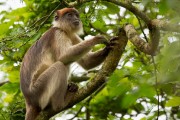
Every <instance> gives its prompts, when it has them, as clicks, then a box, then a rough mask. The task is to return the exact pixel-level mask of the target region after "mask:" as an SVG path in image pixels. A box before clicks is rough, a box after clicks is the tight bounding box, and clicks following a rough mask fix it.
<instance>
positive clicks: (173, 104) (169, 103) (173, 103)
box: [166, 96, 180, 107]
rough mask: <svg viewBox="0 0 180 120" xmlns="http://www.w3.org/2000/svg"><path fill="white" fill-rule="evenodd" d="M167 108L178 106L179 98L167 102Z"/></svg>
mask: <svg viewBox="0 0 180 120" xmlns="http://www.w3.org/2000/svg"><path fill="white" fill-rule="evenodd" d="M166 106H167V107H175V106H180V97H177V96H175V97H173V98H171V99H170V100H168V101H167V103H166Z"/></svg>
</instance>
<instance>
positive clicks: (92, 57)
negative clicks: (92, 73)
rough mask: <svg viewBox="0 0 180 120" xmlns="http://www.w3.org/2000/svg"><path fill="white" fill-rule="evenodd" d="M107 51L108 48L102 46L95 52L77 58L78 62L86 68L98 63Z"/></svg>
mask: <svg viewBox="0 0 180 120" xmlns="http://www.w3.org/2000/svg"><path fill="white" fill-rule="evenodd" d="M108 53H109V49H108V48H104V49H102V50H99V51H97V52H89V53H88V54H87V55H86V56H84V57H83V58H81V59H80V60H78V61H77V62H78V64H80V65H81V66H82V67H83V68H84V69H86V70H88V69H91V68H94V67H96V66H98V65H100V64H101V63H102V62H103V61H104V59H105V58H106V56H107V55H108Z"/></svg>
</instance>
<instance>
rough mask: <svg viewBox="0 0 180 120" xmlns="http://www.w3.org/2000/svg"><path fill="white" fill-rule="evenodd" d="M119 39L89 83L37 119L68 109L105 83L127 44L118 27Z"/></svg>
mask: <svg viewBox="0 0 180 120" xmlns="http://www.w3.org/2000/svg"><path fill="white" fill-rule="evenodd" d="M118 36H119V40H118V43H117V45H116V46H114V48H113V49H112V51H110V53H109V55H108V56H107V58H106V60H105V61H104V64H103V66H102V69H101V70H100V71H99V72H98V73H97V74H96V76H95V77H94V79H92V80H91V81H89V83H88V84H87V85H86V86H84V87H82V88H80V89H79V90H78V92H76V93H75V94H71V95H73V98H72V99H71V100H70V101H68V103H67V105H66V106H65V107H64V108H63V109H60V110H59V111H56V112H55V111H52V110H46V111H43V112H42V113H41V115H40V116H39V117H38V120H42V119H43V120H48V119H49V118H50V117H52V116H53V115H55V114H57V113H59V112H61V111H63V110H65V109H68V108H70V107H72V106H73V105H75V104H77V103H79V102H80V101H82V100H84V99H85V98H86V97H88V96H89V95H91V94H92V93H93V92H95V91H96V90H97V89H98V88H99V87H101V85H103V83H105V81H106V78H107V77H108V76H110V75H111V74H112V73H113V71H114V70H115V69H116V67H117V65H118V63H119V60H120V58H121V55H122V53H123V52H124V48H125V46H126V44H127V37H126V35H125V32H124V30H123V29H120V32H119V34H118Z"/></svg>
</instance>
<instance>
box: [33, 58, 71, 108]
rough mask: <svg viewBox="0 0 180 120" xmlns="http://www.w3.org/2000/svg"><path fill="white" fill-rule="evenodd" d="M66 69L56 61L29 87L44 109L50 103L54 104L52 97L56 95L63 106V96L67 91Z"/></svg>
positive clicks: (57, 103)
mask: <svg viewBox="0 0 180 120" xmlns="http://www.w3.org/2000/svg"><path fill="white" fill-rule="evenodd" d="M68 72H69V70H68V67H67V66H65V65H64V64H63V63H62V62H60V61H58V62H56V63H54V64H53V65H51V67H49V68H48V69H47V70H45V71H44V72H43V73H42V74H41V75H40V76H39V77H38V79H37V80H36V81H35V83H34V84H33V85H31V92H32V93H34V94H36V96H37V95H38V96H39V101H38V102H39V105H40V107H41V109H44V108H45V107H46V106H47V105H48V104H49V103H50V102H51V101H52V102H54V100H53V99H51V98H53V96H54V95H58V96H59V97H58V98H59V99H58V102H56V101H55V102H56V103H55V104H56V105H57V106H59V104H63V102H64V96H65V94H66V90H67V77H68Z"/></svg>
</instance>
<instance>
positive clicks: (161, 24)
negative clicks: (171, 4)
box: [151, 19, 180, 32]
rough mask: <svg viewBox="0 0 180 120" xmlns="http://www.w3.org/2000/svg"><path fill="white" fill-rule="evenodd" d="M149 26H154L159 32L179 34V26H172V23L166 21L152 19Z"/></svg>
mask: <svg viewBox="0 0 180 120" xmlns="http://www.w3.org/2000/svg"><path fill="white" fill-rule="evenodd" d="M151 24H152V25H153V26H156V27H157V28H159V29H160V30H164V31H172V32H180V25H178V24H172V23H170V22H168V21H165V20H158V19H154V20H152V21H151Z"/></svg>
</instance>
